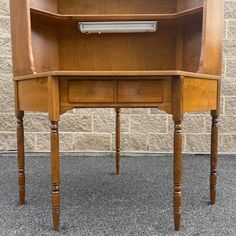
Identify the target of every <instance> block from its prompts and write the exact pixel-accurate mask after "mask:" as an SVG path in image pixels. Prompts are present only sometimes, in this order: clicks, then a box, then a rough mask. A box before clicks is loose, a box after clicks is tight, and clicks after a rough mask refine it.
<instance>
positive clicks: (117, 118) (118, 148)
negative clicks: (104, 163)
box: [116, 108, 120, 175]
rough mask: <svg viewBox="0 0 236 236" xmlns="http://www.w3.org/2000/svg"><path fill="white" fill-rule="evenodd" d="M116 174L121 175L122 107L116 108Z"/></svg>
mask: <svg viewBox="0 0 236 236" xmlns="http://www.w3.org/2000/svg"><path fill="white" fill-rule="evenodd" d="M116 175H120V108H116Z"/></svg>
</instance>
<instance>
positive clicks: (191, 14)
mask: <svg viewBox="0 0 236 236" xmlns="http://www.w3.org/2000/svg"><path fill="white" fill-rule="evenodd" d="M202 9H203V6H197V7H193V8H190V9H187V10H183V11H180V12H177V13H169V14H158V13H153V14H152V13H151V14H150V13H148V14H145V13H132V14H125V13H120V14H117V13H115V14H114V13H112V14H99V13H97V12H96V13H95V14H78V13H77V14H75V15H66V14H57V13H52V12H48V11H45V10H41V9H39V8H34V7H33V8H31V9H30V12H31V18H32V20H33V21H34V22H35V23H40V24H44V25H48V26H57V27H59V26H62V25H67V26H68V25H75V24H77V23H78V21H97V20H99V21H101V20H102V21H111V20H112V21H114V20H157V21H158V22H159V25H161V26H167V25H169V26H170V25H179V24H183V22H184V21H188V20H193V19H197V18H198V19H200V18H202V13H203V11H202Z"/></svg>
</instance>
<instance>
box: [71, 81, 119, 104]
mask: <svg viewBox="0 0 236 236" xmlns="http://www.w3.org/2000/svg"><path fill="white" fill-rule="evenodd" d="M114 90H115V83H114V81H109V80H107V81H102V80H101V81H96V80H93V81H88V80H85V81H83V80H69V81H68V101H69V102H72V103H74V102H77V103H79V102H81V103H92V102H108V103H109V102H114V96H115V91H114Z"/></svg>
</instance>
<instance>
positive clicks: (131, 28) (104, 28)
mask: <svg viewBox="0 0 236 236" xmlns="http://www.w3.org/2000/svg"><path fill="white" fill-rule="evenodd" d="M78 26H79V30H80V31H81V32H82V33H85V34H96V33H97V34H102V33H143V32H155V31H156V30H157V21H107V22H79V23H78Z"/></svg>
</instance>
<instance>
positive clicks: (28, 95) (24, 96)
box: [17, 77, 48, 112]
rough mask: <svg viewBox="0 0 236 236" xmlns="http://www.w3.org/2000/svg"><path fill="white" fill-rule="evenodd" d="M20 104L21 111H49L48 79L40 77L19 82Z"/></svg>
mask: <svg viewBox="0 0 236 236" xmlns="http://www.w3.org/2000/svg"><path fill="white" fill-rule="evenodd" d="M17 86H18V104H19V110H21V111H35V112H47V111H48V79H47V77H45V78H39V79H31V80H22V81H18V82H17Z"/></svg>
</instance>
